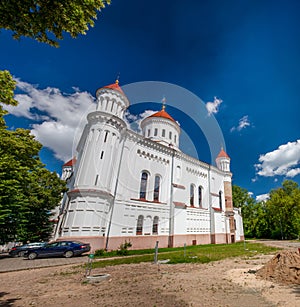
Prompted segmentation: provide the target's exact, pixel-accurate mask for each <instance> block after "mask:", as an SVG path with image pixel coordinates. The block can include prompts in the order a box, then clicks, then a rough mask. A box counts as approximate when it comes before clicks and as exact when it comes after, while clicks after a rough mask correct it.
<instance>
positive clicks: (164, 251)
mask: <svg viewBox="0 0 300 307" xmlns="http://www.w3.org/2000/svg"><path fill="white" fill-rule="evenodd" d="M276 250H278V248H274V247H269V246H266V245H264V244H261V243H250V242H247V243H246V244H244V243H242V242H241V243H234V244H208V245H194V246H187V247H186V248H184V247H180V248H159V250H158V260H159V261H163V260H166V259H169V262H168V263H171V264H174V263H207V262H211V261H217V260H222V259H225V258H230V257H244V258H251V257H255V256H256V255H258V254H270V253H272V252H275V251H276ZM96 254H97V253H96ZM102 254H103V255H102V256H100V257H95V260H97V259H101V261H94V262H93V267H94V268H100V267H105V266H109V265H119V264H130V263H140V262H153V261H154V249H146V250H127V255H126V256H122V257H120V256H117V252H116V251H112V252H102ZM111 257H114V259H105V258H111Z"/></svg>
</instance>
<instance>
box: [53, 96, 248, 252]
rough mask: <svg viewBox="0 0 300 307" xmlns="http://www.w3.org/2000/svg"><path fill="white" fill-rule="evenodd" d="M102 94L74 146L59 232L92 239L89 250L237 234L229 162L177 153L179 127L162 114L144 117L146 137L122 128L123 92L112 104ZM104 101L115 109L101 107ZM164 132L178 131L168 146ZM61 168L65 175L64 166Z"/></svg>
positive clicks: (224, 240)
mask: <svg viewBox="0 0 300 307" xmlns="http://www.w3.org/2000/svg"><path fill="white" fill-rule="evenodd" d="M106 94H107V91H106V90H105V95H106ZM108 94H110V93H108ZM101 97H102V96H101V95H100V98H99V97H98V100H99V104H101V105H100V106H99V105H98V108H97V111H95V112H92V113H90V114H89V115H88V124H87V126H86V127H85V129H84V131H83V135H82V138H81V140H80V142H79V145H78V152H79V154H78V159H77V163H76V167H75V170H74V175H73V178H72V180H71V181H70V182H69V185H70V191H69V192H68V195H67V197H65V199H64V203H63V205H62V207H63V210H61V219H60V225H59V227H57V228H58V231H57V234H58V236H60V237H61V238H63V239H67V238H72V239H78V240H81V241H87V242H90V243H91V245H92V248H93V249H94V250H95V249H99V248H107V249H116V248H118V247H119V246H120V244H122V243H124V242H125V240H127V241H130V242H131V243H132V244H133V248H151V247H154V245H155V242H156V241H159V246H161V247H162V246H164V247H166V246H168V245H170V244H171V245H173V246H183V244H187V245H192V244H207V243H229V242H232V241H235V240H242V239H243V230H242V218H241V216H240V215H239V212H237V211H234V219H233V208H232V193H231V173H229V172H228V170H229V164H228V165H226V171H222V170H220V169H218V168H217V167H214V166H211V165H208V164H206V163H204V162H201V161H199V160H197V159H195V158H192V157H190V156H188V155H186V154H184V153H182V152H181V151H180V150H179V149H178V148H177V145H178V142H179V139H178V138H179V134H180V130H179V126H178V127H177V126H176V125H177V124H172V123H171V124H170V123H167V124H166V122H165V123H164V121H166V120H163V121H160V120H159V119H155V123H154V122H153V125H152V124H151V121H148V122H147V121H146V122H145V123H146V124H145V126H144V135H145V136H142V135H139V134H137V133H135V132H132V131H130V130H128V129H127V128H126V124H125V123H124V121H123V120H122V119H121V118H118V116H120V115H121V114H122V112H123V109H122V108H121V107H122V105H121V103H122V101H121V100H120V99H121V98H122V97H121V98H120V97H119V96H118V95H113V97H117V98H118V99H119V100H118V106H115V107H116V108H115V109H114V105H113V103H112V101H110V98H111V97H110V96H109V95H108V96H107V97H106V96H105V97H106V98H105V99H104V100H103V99H102V98H101ZM107 108H108V109H109V110H112V112H113V111H114V110H115V112H116V114H117V115H118V116H112V115H111V114H106V113H105V112H103V110H107ZM167 121H168V120H167ZM172 125H175V126H174V127H173V126H172ZM172 127H173V128H172ZM155 128H157V129H158V130H159V131H160V132H159V133H161V131H162V129H164V128H166V132H165V133H166V135H165V139H164V142H163V143H160V142H159V140H156V141H154V140H152V139H154V135H153V133H154V129H155ZM148 130H150V134H149V137H147V135H148ZM169 132H171V133H172V138H173V142H174V136H175V135H176V144H174V146H173V145H172V144H167V140H168V134H169ZM225 160H226V159H225ZM222 161H223V160H222ZM222 165H223V164H222ZM142 173H145V174H147V175H146V177H147V180H146V181H143V182H145V188H143V189H144V190H143V191H142V192H145V193H141V178H142ZM63 174H64V176H65V177H66V176H69V175H70V169H69V168H68V169H66V170H65V171H64V173H63ZM156 178H159V179H160V185H159V193H158V192H157V187H156ZM144 194H145V195H144ZM230 215H232V216H231V217H230ZM234 220H235V228H234V229H233V226H232V225H233V224H234V223H233V222H234ZM141 225H142V227H141ZM232 231H233V233H232ZM232 235H233V236H234V237H233V239H232Z"/></svg>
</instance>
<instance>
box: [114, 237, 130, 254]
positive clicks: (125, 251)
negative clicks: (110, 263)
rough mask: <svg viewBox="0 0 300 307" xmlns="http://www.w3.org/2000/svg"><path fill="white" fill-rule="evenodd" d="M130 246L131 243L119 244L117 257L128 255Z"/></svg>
mask: <svg viewBox="0 0 300 307" xmlns="http://www.w3.org/2000/svg"><path fill="white" fill-rule="evenodd" d="M131 246H132V244H131V242H127V241H126V240H125V243H123V244H121V245H120V247H119V249H118V250H117V255H120V256H126V255H128V248H129V247H131Z"/></svg>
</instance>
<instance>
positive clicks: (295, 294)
mask: <svg viewBox="0 0 300 307" xmlns="http://www.w3.org/2000/svg"><path fill="white" fill-rule="evenodd" d="M274 255H275V254H274ZM274 255H268V256H262V255H257V256H255V257H253V258H251V259H250V260H249V259H240V258H233V259H226V260H222V261H218V262H212V263H209V264H177V265H170V264H151V263H141V264H132V265H120V266H111V267H106V268H105V269H94V270H92V272H91V274H92V275H96V274H105V273H107V274H110V278H108V279H106V280H104V281H101V282H99V283H89V282H87V281H86V278H85V276H84V275H85V268H84V267H78V266H77V267H74V266H68V267H53V268H43V269H34V270H27V271H18V272H10V273H1V274H0V306H46V307H48V306H79V307H80V306H101V307H102V306H118V307H119V306H140V307H142V306H152V307H154V306H171V307H173V306H201V307H202V306H204V307H206V306H214V307H218V306H236V307H237V306H239V307H240V306H246V307H247V306H249V307H250V306H251V307H256V306H288V307H294V306H295V307H296V306H300V286H299V285H296V284H285V283H282V282H281V283H278V282H274V281H269V280H266V279H264V278H263V277H259V276H257V274H256V272H257V270H258V269H260V268H262V267H264V265H266V264H268V263H271V262H272V258H274ZM270 261H271V262H270Z"/></svg>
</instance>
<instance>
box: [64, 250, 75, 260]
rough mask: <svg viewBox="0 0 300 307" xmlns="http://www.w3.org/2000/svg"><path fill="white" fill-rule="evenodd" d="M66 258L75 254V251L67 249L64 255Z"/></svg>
mask: <svg viewBox="0 0 300 307" xmlns="http://www.w3.org/2000/svg"><path fill="white" fill-rule="evenodd" d="M64 256H65V257H66V258H71V257H73V256H74V253H73V252H72V251H67V252H65V255H64Z"/></svg>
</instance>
